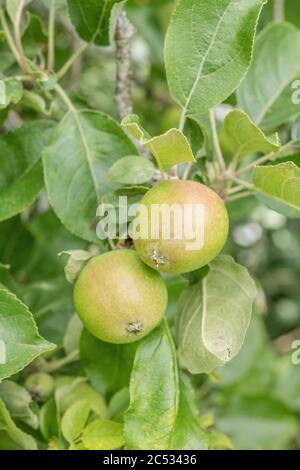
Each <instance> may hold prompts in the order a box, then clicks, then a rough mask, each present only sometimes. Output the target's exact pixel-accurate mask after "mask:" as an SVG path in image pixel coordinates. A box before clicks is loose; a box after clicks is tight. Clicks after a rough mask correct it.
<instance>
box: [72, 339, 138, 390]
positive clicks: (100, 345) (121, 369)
mask: <svg viewBox="0 0 300 470" xmlns="http://www.w3.org/2000/svg"><path fill="white" fill-rule="evenodd" d="M135 350H136V345H135V344H129V345H125V344H124V345H118V344H110V343H105V342H104V341H101V340H99V339H97V338H95V337H94V336H92V335H90V334H89V333H88V332H87V331H86V330H84V331H83V334H82V336H81V342H80V359H81V365H82V367H83V370H84V372H85V373H86V375H87V376H88V377H89V379H90V381H91V383H92V385H93V386H94V387H95V388H96V389H97V390H98V391H99V392H100V393H102V394H104V395H109V394H112V393H115V392H116V391H118V390H119V389H120V388H123V387H124V386H126V385H128V382H129V377H130V373H131V369H132V364H133V360H134V355H135Z"/></svg>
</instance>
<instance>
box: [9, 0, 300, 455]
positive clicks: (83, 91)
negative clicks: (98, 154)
mask: <svg viewBox="0 0 300 470" xmlns="http://www.w3.org/2000/svg"><path fill="white" fill-rule="evenodd" d="M46 3H47V2H45V4H46ZM174 3H175V2H174V1H171V0H129V2H128V8H127V11H128V16H129V18H130V20H131V22H132V23H133V24H134V25H135V27H136V29H137V33H136V35H135V37H134V39H133V43H132V58H133V76H132V94H133V102H134V112H135V113H137V114H139V115H140V116H141V119H142V122H143V123H144V125H145V126H146V128H147V130H148V131H149V132H151V133H153V134H158V133H162V132H164V131H165V130H167V129H169V128H170V127H176V126H177V124H178V119H179V111H180V110H179V109H178V107H177V106H176V105H174V103H173V102H172V99H171V97H170V94H169V92H168V88H167V83H166V77H165V70H164V62H163V43H164V35H165V31H166V28H167V25H168V22H169V18H170V14H171V12H172V9H173V7H174ZM45 4H44V2H43V1H41V0H39V1H34V2H33V3H32V5H31V6H30V12H31V13H30V15H29V17H28V21H30V22H33V23H34V24H35V28H34V29H33V31H31V33H30V34H28V35H27V37H26V36H25V39H24V43H25V48H26V50H27V52H29V53H32V54H39V53H41V54H42V52H43V51H42V46H39V47H40V48H41V49H40V50H36V48H37V44H43V35H44V37H45V25H46V23H45V24H43V23H42V22H41V21H40V20H38V19H37V16H35V13H38V14H39V15H41V17H42V18H43V16H44V17H45V18H46V6H45ZM59 4H61V9H60V13H59V19H58V26H57V33H56V38H55V39H56V48H57V67H58V68H59V67H60V66H61V65H63V63H64V62H65V60H66V59H67V58H68V57H69V55H70V50H76V49H77V48H78V47H79V46H80V44H81V42H80V40H79V39H78V37H77V36H76V35H75V34H74V32H73V29H72V28H71V26H70V23H69V21H68V18H67V16H66V14H65V9H64V1H63V0H59ZM272 12H273V5H272V2H269V4H268V5H267V6H266V7H265V8H264V11H263V14H262V17H261V20H260V24H259V26H258V27H259V29H262V28H263V27H264V26H265V25H266V24H268V22H270V21H271V20H272ZM286 19H287V20H288V21H291V22H292V23H294V24H296V25H297V26H300V3H299V1H296V0H286ZM0 53H1V57H2V61H1V65H0V69H1V72H4V71H6V70H8V69H9V67H11V64H10V63H9V62H5V57H6V55H5V53H6V51H5V46H4V45H3V43H0ZM114 76H115V58H114V49H113V48H112V47H111V48H105V49H104V48H103V49H101V48H97V47H91V48H90V49H89V50H88V51H87V52H86V53H85V54H84V55H83V56H82V57H81V58H80V59H79V60H78V61H77V62H76V63H75V65H74V66H73V68H72V71H71V73H70V74H69V75H68V76H67V77H66V78H65V79H64V80H65V82H64V86H65V87H66V88H67V89H68V90H70V91H71V93H72V94H73V98H74V99H75V100H77V102H78V103H79V104H80V103H82V104H84V103H87V104H88V106H89V107H91V108H95V109H100V110H103V111H105V112H107V113H108V114H110V115H112V116H114V117H116V109H115V104H114V103H115V101H114V93H115V82H114V78H113V77H114ZM228 104H230V105H231V106H234V104H235V97H234V96H232V97H230V98H229V100H228ZM23 105H24V103H23ZM45 105H46V106H47V103H46V104H45ZM39 106H42V105H41V103H33V102H31V101H30V100H28V103H27V105H26V103H25V106H24V108H22V109H23V111H22V113H21V114H20V113H19V114H18V113H17V112H16V111H14V112H11V115H9V116H4V114H3V115H2V114H1V113H4V112H3V111H1V112H0V121H1V124H2V125H3V129H5V130H7V129H8V128H11V127H15V126H16V125H19V124H20V123H22V122H23V121H26V120H27V119H29V118H32V117H33V115H34V116H35V115H36V114H39V111H40V108H39ZM56 112H57V113H59V112H60V110H59V109H58V108H57V111H56ZM219 114H220V116H221V115H222V109H220V113H219ZM299 114H300V107H299ZM198 131H199V136H198V141H197V142H196V144H195V145H198V148H197V150H200V148H201V146H202V144H203V140H202V136H201V131H200V129H199V130H198ZM282 132H285V130H284V129H283V130H282ZM293 160H294V161H295V162H296V163H297V164H298V165H299V164H300V155H294V156H293ZM229 212H230V219H231V235H230V239H229V241H228V243H227V246H226V251H227V252H228V253H230V254H231V255H233V256H234V257H235V259H236V260H238V261H239V262H240V263H242V264H244V265H245V266H247V267H248V269H249V270H250V272H251V274H252V276H253V277H254V278H255V280H256V282H257V285H258V288H259V297H258V300H257V303H256V307H255V314H254V315H253V320H252V324H251V327H250V330H249V333H248V335H247V338H246V342H245V345H244V347H243V350H242V352H241V353H240V355H239V356H238V357H237V359H235V360H234V361H233V362H232V363H230V364H229V365H227V366H226V367H224V368H223V369H221V370H219V371H217V373H216V374H215V375H214V376H212V377H206V376H199V377H194V378H193V380H194V383H195V386H196V387H197V390H198V393H197V397H198V402H199V410H200V414H201V420H202V422H203V425H204V426H207V427H209V426H211V425H213V424H214V426H215V427H216V429H217V430H219V431H221V432H224V433H225V434H226V435H227V436H228V437H229V439H230V441H226V442H220V446H221V447H222V446H223V445H224V447H228V446H231V445H233V446H234V447H235V448H243V449H245V448H246V449H300V432H299V429H300V426H299V425H300V363H299V364H298V365H296V364H293V363H292V354H293V352H295V350H293V349H292V345H293V342H294V341H295V340H300V236H299V233H300V220H299V219H298V220H296V219H295V220H288V219H287V218H286V217H284V216H282V215H280V214H278V213H275V212H273V211H272V210H270V209H267V208H266V207H265V206H262V205H261V204H260V202H259V200H258V199H255V198H249V199H242V200H240V201H238V202H236V203H231V204H230V205H229ZM86 246H87V245H86V243H85V242H84V241H82V240H78V239H76V238H75V237H73V236H72V235H71V234H70V233H69V232H67V230H66V229H64V227H63V226H62V225H61V224H60V222H59V221H58V219H57V218H56V216H55V214H54V213H53V212H52V210H51V209H49V206H48V204H47V201H46V200H45V198H44V196H43V195H42V196H41V198H40V200H39V203H38V206H37V207H35V209H34V210H33V211H32V210H30V211H27V212H26V213H24V214H22V216H20V217H16V218H14V219H12V220H9V221H7V222H3V223H1V224H0V253H1V258H0V261H1V263H3V264H8V265H10V266H11V271H10V273H9V272H8V271H7V270H6V269H5V268H4V267H3V266H2V265H1V264H0V280H2V281H4V280H5V283H6V284H7V285H8V286H10V287H11V288H12V289H13V290H14V291H16V292H18V294H19V295H20V297H21V298H22V299H23V300H24V301H25V303H26V304H27V305H29V307H30V308H31V310H32V311H33V313H34V315H35V318H36V321H37V323H38V326H39V329H40V332H41V334H42V335H43V336H44V337H45V338H47V339H48V340H50V341H53V342H55V343H57V344H61V343H62V341H63V337H64V333H65V331H66V329H67V326H68V323H69V320H70V318H71V315H72V314H73V306H72V297H71V292H72V286H70V285H69V284H68V283H66V281H65V277H64V272H63V268H64V264H65V260H63V259H61V258H59V257H58V256H57V253H59V252H60V251H62V250H68V249H78V248H86ZM168 283H169V291H170V298H171V304H170V306H169V316H170V319H171V320H172V317H173V316H174V314H175V305H176V301H177V299H178V296H179V294H180V292H181V290H182V288H183V287H184V285H185V282H184V281H183V280H182V279H181V278H172V279H169V280H168ZM299 347H300V346H298V349H299ZM298 359H299V362H300V353H299V354H298ZM223 439H224V440H225V438H223Z"/></svg>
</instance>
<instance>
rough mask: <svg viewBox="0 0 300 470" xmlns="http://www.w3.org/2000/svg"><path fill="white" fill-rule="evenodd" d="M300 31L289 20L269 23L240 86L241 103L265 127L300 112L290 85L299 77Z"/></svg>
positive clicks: (239, 98)
mask: <svg viewBox="0 0 300 470" xmlns="http://www.w3.org/2000/svg"><path fill="white" fill-rule="evenodd" d="M299 64H300V31H299V30H298V29H297V28H295V27H294V26H293V25H291V24H289V23H274V24H271V25H269V26H268V27H267V28H266V29H264V30H263V31H262V33H261V34H260V35H259V36H258V38H257V41H256V44H255V50H254V57H253V62H252V64H251V67H250V69H249V72H248V74H247V76H246V78H245V80H244V81H243V83H242V84H241V86H240V88H239V89H238V103H239V106H240V107H241V108H242V109H244V110H245V111H246V112H247V114H249V116H250V117H251V118H252V119H253V121H254V122H255V123H256V124H257V125H258V126H260V127H262V128H263V129H264V130H268V129H273V128H276V127H278V126H280V125H281V124H283V123H285V122H286V121H288V120H289V119H290V118H291V117H292V116H294V115H296V114H298V113H299V110H298V107H297V106H295V104H293V102H292V92H293V90H292V88H291V84H292V82H293V80H295V78H297V77H300V65H299Z"/></svg>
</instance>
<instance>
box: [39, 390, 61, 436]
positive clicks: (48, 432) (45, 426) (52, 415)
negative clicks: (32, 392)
mask: <svg viewBox="0 0 300 470" xmlns="http://www.w3.org/2000/svg"><path fill="white" fill-rule="evenodd" d="M40 430H41V433H42V435H43V437H44V439H46V440H47V441H49V440H50V439H51V438H52V437H54V436H55V437H58V436H59V423H58V413H57V408H56V403H55V400H54V398H51V399H50V400H48V401H47V402H46V403H45V404H44V405H43V406H42V408H41V410H40Z"/></svg>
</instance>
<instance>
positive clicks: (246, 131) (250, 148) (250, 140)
mask: <svg viewBox="0 0 300 470" xmlns="http://www.w3.org/2000/svg"><path fill="white" fill-rule="evenodd" d="M220 140H221V145H222V149H223V152H224V154H225V155H226V156H229V157H230V158H232V159H234V160H236V161H239V160H241V159H243V158H244V157H246V156H248V155H251V154H252V153H256V152H262V153H263V154H268V153H271V152H276V151H277V150H279V148H280V142H279V138H278V135H277V134H276V136H275V139H274V141H272V140H271V139H269V138H268V137H267V136H266V135H265V134H264V133H263V132H262V131H261V130H260V129H259V128H258V127H257V126H256V124H254V122H253V121H251V119H250V118H249V116H247V114H246V113H245V112H244V111H240V110H239V109H235V110H233V111H231V113H229V114H228V115H227V116H226V118H225V121H224V126H223V129H222V131H221V134H220Z"/></svg>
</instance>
